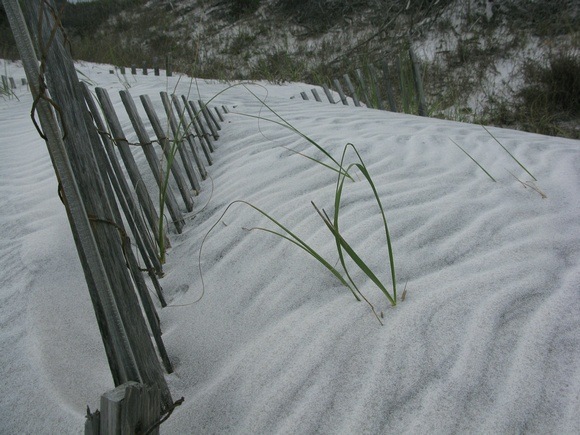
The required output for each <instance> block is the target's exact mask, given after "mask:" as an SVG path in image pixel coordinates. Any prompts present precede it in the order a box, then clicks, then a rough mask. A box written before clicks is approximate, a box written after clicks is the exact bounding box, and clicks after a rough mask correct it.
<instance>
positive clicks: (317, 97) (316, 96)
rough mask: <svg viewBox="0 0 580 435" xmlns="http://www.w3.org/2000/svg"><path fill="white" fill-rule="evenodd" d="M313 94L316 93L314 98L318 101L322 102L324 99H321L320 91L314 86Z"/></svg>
mask: <svg viewBox="0 0 580 435" xmlns="http://www.w3.org/2000/svg"><path fill="white" fill-rule="evenodd" d="M312 95H314V99H315V100H316V101H318V102H319V103H322V100H321V99H320V95H318V91H317V90H316V89H314V88H312Z"/></svg>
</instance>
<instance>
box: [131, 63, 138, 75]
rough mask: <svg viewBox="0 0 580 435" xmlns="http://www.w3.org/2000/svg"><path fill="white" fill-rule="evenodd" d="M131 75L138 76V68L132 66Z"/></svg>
mask: <svg viewBox="0 0 580 435" xmlns="http://www.w3.org/2000/svg"><path fill="white" fill-rule="evenodd" d="M131 74H133V75H134V76H136V75H137V67H136V66H135V65H131Z"/></svg>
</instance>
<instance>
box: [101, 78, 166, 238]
mask: <svg viewBox="0 0 580 435" xmlns="http://www.w3.org/2000/svg"><path fill="white" fill-rule="evenodd" d="M95 91H96V93H97V98H98V99H99V103H100V105H101V108H102V109H103V114H104V115H105V119H106V120H107V124H108V125H109V128H110V129H111V133H112V135H113V139H114V141H115V143H116V144H117V148H118V149H119V154H120V155H121V159H122V160H123V163H124V164H125V169H127V173H128V174H129V179H130V180H131V183H132V184H133V188H134V189H135V192H136V193H137V198H138V199H139V203H140V204H141V207H143V210H144V211H145V218H146V219H147V223H148V224H149V227H150V228H151V231H152V233H153V234H157V232H158V230H159V216H158V214H157V210H155V206H154V205H153V201H152V200H151V196H150V195H149V192H148V191H147V188H146V187H145V182H144V181H143V178H142V177H141V173H140V172H139V168H138V167H137V163H136V162H135V159H134V157H133V153H132V152H131V149H130V148H129V142H128V141H127V139H126V138H125V133H124V132H123V129H122V128H121V123H120V121H119V118H118V117H117V114H116V113H115V109H114V108H113V103H112V102H111V99H110V97H109V94H108V93H107V91H106V90H105V89H103V88H95ZM157 235H158V234H157ZM164 238H166V239H167V235H164Z"/></svg>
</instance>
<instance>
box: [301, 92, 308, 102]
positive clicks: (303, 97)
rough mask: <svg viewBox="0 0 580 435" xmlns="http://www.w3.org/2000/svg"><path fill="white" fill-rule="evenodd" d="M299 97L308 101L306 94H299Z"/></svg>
mask: <svg viewBox="0 0 580 435" xmlns="http://www.w3.org/2000/svg"><path fill="white" fill-rule="evenodd" d="M300 96H301V97H302V99H303V100H307V101H308V95H306V92H300Z"/></svg>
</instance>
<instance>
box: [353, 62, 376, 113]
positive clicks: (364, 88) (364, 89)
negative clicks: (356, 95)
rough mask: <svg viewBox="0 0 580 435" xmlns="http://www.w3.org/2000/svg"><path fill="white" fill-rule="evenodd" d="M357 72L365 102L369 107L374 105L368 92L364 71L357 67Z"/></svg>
mask: <svg viewBox="0 0 580 435" xmlns="http://www.w3.org/2000/svg"><path fill="white" fill-rule="evenodd" d="M355 74H356V78H357V80H358V83H359V85H360V92H361V97H362V98H364V101H363V102H364V103H366V105H367V106H368V107H373V104H372V101H371V99H370V98H369V94H368V93H367V84H366V82H365V78H364V76H363V73H362V71H361V70H360V68H357V69H356V70H355Z"/></svg>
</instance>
